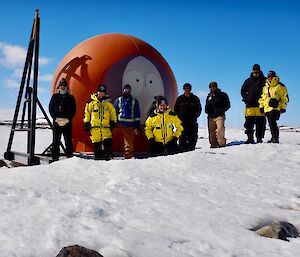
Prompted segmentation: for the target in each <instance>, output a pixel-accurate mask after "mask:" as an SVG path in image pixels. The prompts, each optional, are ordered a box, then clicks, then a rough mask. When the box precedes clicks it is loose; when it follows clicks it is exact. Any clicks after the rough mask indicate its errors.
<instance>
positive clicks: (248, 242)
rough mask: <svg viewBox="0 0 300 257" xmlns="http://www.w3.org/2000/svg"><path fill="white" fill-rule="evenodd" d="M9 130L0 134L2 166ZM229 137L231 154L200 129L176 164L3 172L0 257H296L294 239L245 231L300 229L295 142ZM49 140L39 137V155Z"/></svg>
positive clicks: (72, 165) (17, 145) (289, 135)
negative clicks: (71, 253) (274, 226)
mask: <svg viewBox="0 0 300 257" xmlns="http://www.w3.org/2000/svg"><path fill="white" fill-rule="evenodd" d="M9 131H10V130H9V128H8V127H0V134H1V139H0V150H1V156H0V157H1V158H2V157H3V152H5V150H6V146H7V141H8V135H9ZM298 131H299V130H298ZM226 135H227V139H228V142H229V145H230V146H228V147H225V148H220V149H210V148H209V144H208V140H207V131H206V129H199V137H203V138H202V139H199V140H198V145H197V147H198V149H196V150H195V151H193V152H188V153H181V154H177V155H174V156H167V157H157V158H152V159H151V158H149V159H143V160H139V159H132V160H114V161H110V162H105V161H94V160H83V159H79V158H76V157H73V158H71V159H66V160H62V161H60V162H56V163H52V164H50V165H40V166H35V167H19V168H12V169H8V168H1V169H0V202H1V212H0V256H9V257H10V256H12V257H13V256H14V257H33V256H38V257H39V256H43V257H53V256H56V255H57V254H58V252H59V251H60V249H61V248H62V247H63V246H67V245H73V244H79V245H82V246H85V247H87V248H90V249H93V250H96V251H98V252H99V253H101V254H102V255H103V256H104V257H154V256H155V257H169V256H172V257H173V256H174V257H191V256H195V257H209V256H210V257H246V256H247V257H259V256H261V257H279V256H280V257H283V256H284V257H296V256H299V252H300V238H292V239H291V240H290V242H285V241H282V240H276V239H270V238H264V237H260V236H258V235H256V234H255V233H254V232H252V231H251V230H250V229H251V228H253V227H255V226H256V225H258V224H263V223H266V222H271V221H280V220H285V221H288V222H291V223H293V224H294V225H296V226H297V227H298V229H299V227H300V172H299V170H300V169H299V168H300V133H299V132H296V130H295V129H291V128H289V129H287V128H286V129H284V130H282V131H281V134H280V142H281V143H280V144H278V145H277V144H267V143H264V144H257V145H244V144H240V141H242V140H244V139H245V135H244V133H243V131H242V130H238V129H237V130H233V129H228V130H227V131H226ZM269 137H270V135H269V133H268V132H267V135H266V138H265V139H266V140H267V139H269ZM25 139H26V138H25V137H24V134H23V136H22V135H18V136H17V139H16V140H15V141H14V147H13V150H22V144H23V143H24V140H25ZM50 141H51V134H50V131H49V130H42V129H41V130H38V132H37V148H38V149H39V150H41V151H43V150H44V149H45V148H46V147H47V146H48V145H49V144H50ZM23 149H25V146H23ZM23 151H24V150H23Z"/></svg>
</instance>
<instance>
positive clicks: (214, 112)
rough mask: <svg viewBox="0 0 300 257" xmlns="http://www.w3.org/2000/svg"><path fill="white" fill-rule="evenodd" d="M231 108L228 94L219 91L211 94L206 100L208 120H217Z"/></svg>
mask: <svg viewBox="0 0 300 257" xmlns="http://www.w3.org/2000/svg"><path fill="white" fill-rule="evenodd" d="M229 108H230V101H229V97H228V95H227V94H226V93H224V92H222V91H221V90H220V89H217V90H216V91H215V92H214V94H213V93H212V92H210V93H209V94H208V96H207V98H206V104H205V113H207V114H208V118H217V117H219V116H222V115H224V114H225V112H226V111H227V110H228V109H229Z"/></svg>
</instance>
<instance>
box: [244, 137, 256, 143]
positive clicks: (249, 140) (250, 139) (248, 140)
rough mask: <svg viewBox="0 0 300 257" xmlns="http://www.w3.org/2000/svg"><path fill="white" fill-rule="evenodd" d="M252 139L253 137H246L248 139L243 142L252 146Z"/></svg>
mask: <svg viewBox="0 0 300 257" xmlns="http://www.w3.org/2000/svg"><path fill="white" fill-rule="evenodd" d="M254 143H255V142H254V138H253V137H248V139H247V140H246V141H245V144H254Z"/></svg>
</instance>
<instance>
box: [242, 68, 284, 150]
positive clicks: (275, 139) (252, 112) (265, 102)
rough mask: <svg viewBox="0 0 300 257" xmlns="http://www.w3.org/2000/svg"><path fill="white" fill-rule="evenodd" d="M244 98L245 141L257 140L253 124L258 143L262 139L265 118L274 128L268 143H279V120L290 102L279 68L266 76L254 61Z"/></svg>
mask: <svg viewBox="0 0 300 257" xmlns="http://www.w3.org/2000/svg"><path fill="white" fill-rule="evenodd" d="M241 95H242V99H243V101H244V102H245V105H246V107H245V124H244V127H245V133H246V135H247V140H246V141H245V143H246V144H254V143H255V141H254V126H255V137H256V143H262V142H263V138H264V136H265V130H266V118H267V120H268V123H269V126H270V132H271V139H270V140H268V141H267V142H268V143H279V129H278V125H277V121H278V120H279V118H280V115H281V114H282V113H285V112H286V107H287V103H288V102H289V97H288V91H287V88H286V86H285V85H284V84H283V83H282V82H280V79H279V77H278V76H277V74H276V72H275V71H273V70H270V71H269V72H268V75H267V78H266V77H265V76H264V74H263V72H262V71H261V68H260V65H258V64H254V65H253V67H252V72H251V74H250V77H249V78H248V79H246V80H245V82H244V84H243V85H242V88H241Z"/></svg>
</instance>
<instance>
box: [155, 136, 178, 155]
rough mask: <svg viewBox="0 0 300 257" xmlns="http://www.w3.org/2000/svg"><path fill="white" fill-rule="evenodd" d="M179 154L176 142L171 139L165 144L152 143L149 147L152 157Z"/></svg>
mask: <svg viewBox="0 0 300 257" xmlns="http://www.w3.org/2000/svg"><path fill="white" fill-rule="evenodd" d="M178 152H179V147H178V144H177V140H176V139H173V140H171V141H170V142H168V143H167V144H165V145H164V144H163V143H158V142H154V143H153V144H152V145H151V155H152V156H161V155H169V154H175V153H178Z"/></svg>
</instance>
